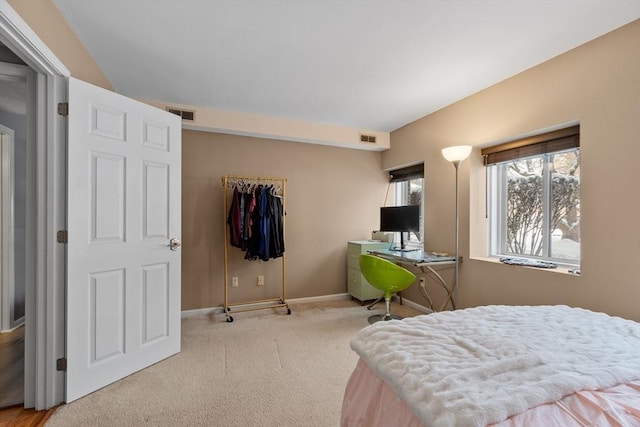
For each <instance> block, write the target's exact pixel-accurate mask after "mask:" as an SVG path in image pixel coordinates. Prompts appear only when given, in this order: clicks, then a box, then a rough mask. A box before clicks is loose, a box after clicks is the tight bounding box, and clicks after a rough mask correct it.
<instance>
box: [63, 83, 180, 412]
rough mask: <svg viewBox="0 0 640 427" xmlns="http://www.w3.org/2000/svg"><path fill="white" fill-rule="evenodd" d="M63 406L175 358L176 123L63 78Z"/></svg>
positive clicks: (168, 116) (177, 270)
mask: <svg viewBox="0 0 640 427" xmlns="http://www.w3.org/2000/svg"><path fill="white" fill-rule="evenodd" d="M68 100H69V116H68V132H69V135H68V136H69V142H68V150H69V152H68V165H67V167H68V180H69V181H68V193H67V197H68V245H67V325H66V326H67V336H66V339H67V354H66V358H67V373H66V380H67V381H66V401H67V402H70V401H72V400H75V399H77V398H79V397H82V396H84V395H86V394H88V393H91V392H92V391H95V390H97V389H99V388H101V387H104V386H105V385H108V384H110V383H112V382H114V381H117V380H118V379H120V378H123V377H125V376H127V375H129V374H131V373H134V372H136V371H138V370H140V369H143V368H145V367H147V366H149V365H151V364H153V363H156V362H158V361H160V360H162V359H164V358H166V357H168V356H171V355H173V354H175V353H178V352H179V351H180V250H179V248H178V247H177V245H174V246H173V247H171V246H170V240H171V239H174V238H175V239H179V238H180V197H181V196H180V162H181V140H180V137H181V134H180V132H181V130H180V126H181V123H180V118H179V117H178V116H175V115H173V114H170V113H167V112H165V111H162V110H159V109H157V108H154V107H150V106H148V105H146V104H142V103H140V102H137V101H134V100H132V99H129V98H126V97H124V96H121V95H118V94H116V93H113V92H109V91H106V90H104V89H101V88H98V87H96V86H93V85H90V84H88V83H85V82H82V81H80V80H76V79H73V78H70V79H69V98H68Z"/></svg>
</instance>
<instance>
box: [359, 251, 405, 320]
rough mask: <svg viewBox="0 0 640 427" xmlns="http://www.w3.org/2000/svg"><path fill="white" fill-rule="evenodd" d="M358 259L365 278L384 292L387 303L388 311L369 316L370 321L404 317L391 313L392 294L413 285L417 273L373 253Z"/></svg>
mask: <svg viewBox="0 0 640 427" xmlns="http://www.w3.org/2000/svg"><path fill="white" fill-rule="evenodd" d="M358 261H359V262H360V271H361V272H362V275H363V276H364V278H365V279H367V282H369V283H370V284H371V286H373V287H374V288H377V289H380V290H381V291H382V292H384V301H385V303H386V304H387V312H386V313H385V314H376V315H373V316H371V317H369V319H368V320H369V323H375V322H377V321H379V320H391V319H402V317H400V316H396V315H392V314H391V311H390V305H391V294H393V293H396V292H401V291H403V290H405V289H407V288H408V287H409V286H411V285H412V284H413V282H415V280H416V275H415V274H413V273H412V272H410V271H409V270H407V269H406V268H403V267H400V266H399V265H397V264H394V263H392V262H391V261H387V260H386V259H383V258H380V257H377V256H373V255H367V254H363V255H360V258H359V260H358Z"/></svg>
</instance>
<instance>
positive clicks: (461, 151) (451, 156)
mask: <svg viewBox="0 0 640 427" xmlns="http://www.w3.org/2000/svg"><path fill="white" fill-rule="evenodd" d="M471 148H472V147H471V146H470V145H455V146H453V147H447V148H443V149H442V157H444V158H445V159H447V160H448V161H450V162H461V161H463V160H464V159H466V158H467V157H469V154H471Z"/></svg>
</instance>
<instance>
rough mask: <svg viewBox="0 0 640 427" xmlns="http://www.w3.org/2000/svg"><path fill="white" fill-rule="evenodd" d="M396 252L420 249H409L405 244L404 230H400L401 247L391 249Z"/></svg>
mask: <svg viewBox="0 0 640 427" xmlns="http://www.w3.org/2000/svg"><path fill="white" fill-rule="evenodd" d="M391 250H392V251H394V252H414V251H417V250H418V249H407V248H406V246H405V244H404V232H402V231H401V232H400V247H399V248H393V249H391Z"/></svg>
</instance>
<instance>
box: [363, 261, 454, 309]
mask: <svg viewBox="0 0 640 427" xmlns="http://www.w3.org/2000/svg"><path fill="white" fill-rule="evenodd" d="M369 253H370V254H372V255H377V256H379V257H381V258H385V259H388V260H389V261H393V262H395V263H396V264H400V265H411V266H413V267H417V268H419V269H420V271H421V272H422V273H424V274H427V275H429V276H431V277H433V278H434V279H435V281H436V283H438V284H439V285H440V286H441V287H442V288H443V289H444V290H445V292H446V293H447V297H446V299H445V300H444V302H443V303H442V305H441V306H440V309H439V310H435V309H434V308H433V301H432V300H431V296H430V295H429V293H428V292H427V289H426V283H425V286H420V292H421V293H422V296H423V297H424V298H425V299H426V300H427V302H428V303H429V308H430V309H431V310H433V311H443V310H444V309H445V308H446V306H447V304H449V303H451V308H452V309H453V310H455V309H456V302H455V299H454V295H455V284H454V285H452V286H451V287H449V286H447V283H446V282H445V281H444V279H443V278H442V276H441V275H440V274H439V273H438V271H437V270H436V269H437V268H438V267H447V268H448V267H452V266H455V265H456V258H455V257H452V256H442V255H435V254H433V253H431V252H423V251H393V250H390V249H374V250H370V251H369Z"/></svg>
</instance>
